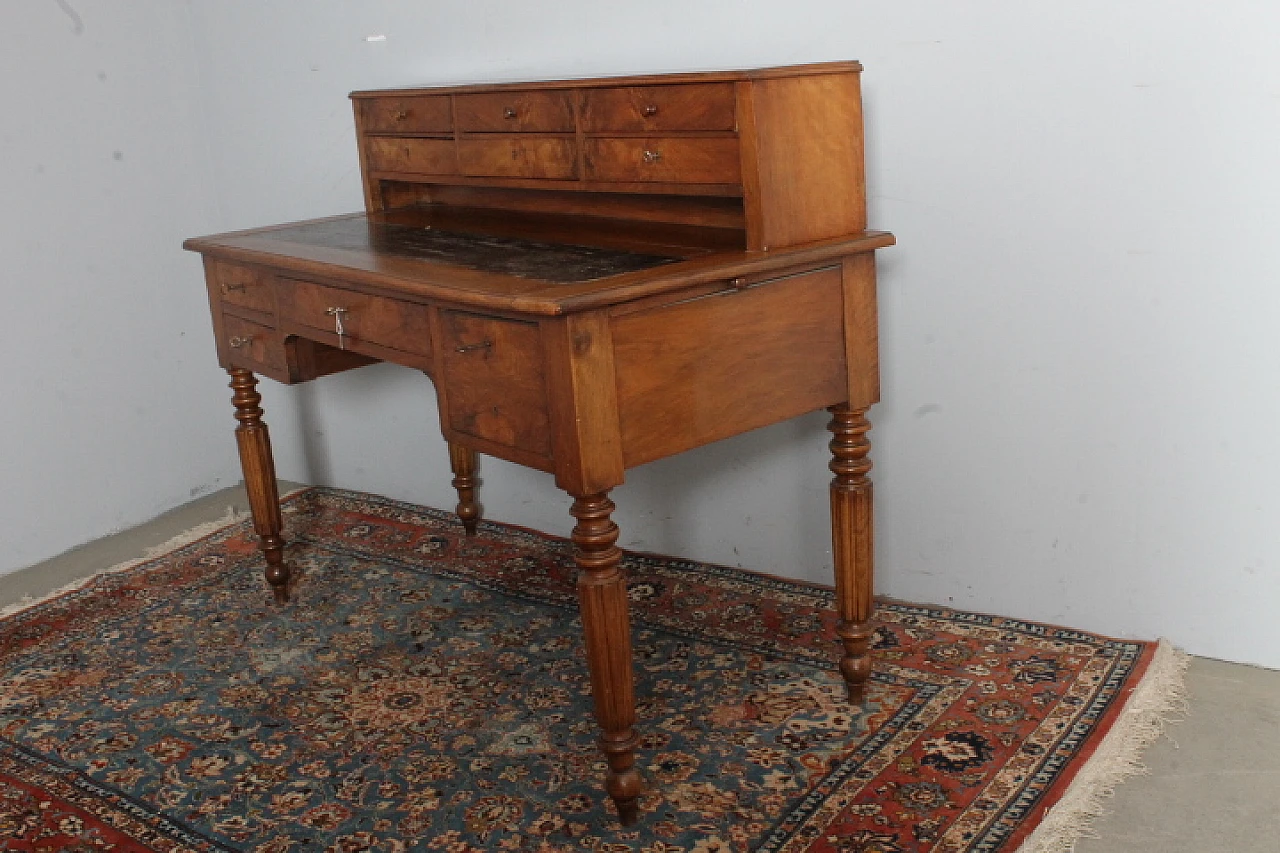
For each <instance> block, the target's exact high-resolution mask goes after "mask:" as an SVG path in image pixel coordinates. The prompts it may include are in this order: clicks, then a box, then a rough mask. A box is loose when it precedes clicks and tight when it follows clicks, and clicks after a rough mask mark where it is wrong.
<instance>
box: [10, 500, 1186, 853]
mask: <svg viewBox="0 0 1280 853" xmlns="http://www.w3.org/2000/svg"><path fill="white" fill-rule="evenodd" d="M285 513H286V515H285V517H286V526H287V532H288V535H289V537H290V540H291V545H290V551H289V559H290V560H291V561H292V563H293V565H294V566H295V567H296V569H297V570H298V571H299V573H300V575H301V577H300V580H299V582H298V583H297V585H296V588H295V591H294V599H293V601H292V602H291V603H289V604H288V605H286V606H283V607H280V606H275V605H273V604H272V603H271V601H270V594H269V593H268V590H267V587H266V585H265V583H264V582H263V580H262V563H261V559H260V557H259V555H258V552H257V549H256V546H255V540H254V537H253V535H252V531H251V529H250V526H249V523H248V522H247V521H244V520H241V521H237V522H233V523H230V524H229V525H226V526H224V527H222V528H221V529H218V530H216V531H213V532H209V533H205V534H204V535H201V536H199V537H198V538H193V539H192V541H188V542H186V543H184V544H175V545H173V546H171V547H169V548H167V549H166V550H165V552H164V553H162V554H157V555H155V556H152V557H151V558H149V559H144V560H141V561H137V562H135V563H134V564H131V565H128V566H124V567H118V568H119V570H116V571H111V572H108V573H103V574H100V575H98V576H96V577H94V578H92V579H90V580H89V581H87V582H85V583H84V584H83V585H81V586H79V587H78V588H75V589H72V590H69V591H64V592H61V593H60V594H57V595H55V596H53V597H51V598H49V599H47V600H45V601H42V602H39V603H36V604H33V605H28V606H26V607H24V608H23V609H20V610H17V611H16V612H11V613H10V614H9V615H8V616H7V617H6V618H4V619H3V620H2V621H0V850H37V851H54V850H75V851H98V850H112V851H125V853H134V851H144V850H145V851H174V852H175V853H176V851H228V850H252V851H262V853H274V852H275V851H280V853H283V851H293V850H296V851H319V850H335V851H358V850H377V851H406V850H424V851H444V853H472V851H539V853H555V851H581V850H591V851H604V853H624V851H643V853H716V851H721V853H729V851H748V850H749V851H759V853H827V851H841V853H897V851H937V853H941V851H966V853H968V851H973V853H976V851H1013V850H1016V849H1019V848H1020V847H1022V849H1037V850H1041V849H1043V850H1049V849H1065V846H1064V845H1066V844H1069V843H1070V841H1071V838H1072V837H1073V834H1074V833H1077V832H1079V828H1080V821H1081V820H1082V819H1083V818H1085V817H1087V815H1088V814H1089V813H1090V812H1091V811H1094V810H1096V806H1097V797H1098V795H1099V793H1100V792H1103V791H1104V790H1105V789H1106V788H1107V787H1108V786H1111V785H1114V784H1115V782H1116V781H1118V780H1119V778H1121V777H1122V776H1123V775H1124V774H1125V773H1127V772H1131V771H1132V770H1133V768H1134V766H1135V762H1136V761H1137V751H1138V750H1139V749H1140V748H1141V746H1142V745H1143V744H1144V743H1145V742H1147V741H1149V740H1150V739H1152V738H1153V737H1154V736H1155V734H1156V733H1157V732H1158V730H1159V724H1160V721H1161V718H1162V716H1163V715H1164V714H1166V713H1167V711H1168V710H1169V709H1170V706H1171V703H1173V702H1174V701H1175V700H1176V698H1177V693H1178V689H1179V684H1180V669H1181V667H1182V666H1183V664H1184V661H1183V658H1182V657H1181V656H1180V653H1177V652H1174V651H1172V650H1171V649H1168V648H1167V647H1165V646H1164V645H1155V644H1149V643H1141V642H1132V641H1124V640H1114V639H1108V638H1105V637H1099V636H1094V635H1091V634H1086V633H1082V632H1079V631H1073V630H1068V629H1065V628H1055V627H1051V626H1048V625H1041V624H1035V623H1030V622H1023V621H1018V620H1016V619H1005V618H998V617H994V616H983V615H978V614H974V613H964V612H959V611H955V610H949V609H943V608H937V607H927V606H917V605H910V604H902V603H895V602H883V603H881V604H880V606H879V611H878V616H879V620H880V628H879V630H878V633H877V635H876V639H875V654H876V669H875V673H874V676H873V681H872V686H871V689H870V697H869V700H868V702H867V703H866V705H865V707H863V708H861V709H855V708H851V707H849V706H848V705H847V704H846V703H845V702H844V701H843V694H844V688H843V685H842V682H841V680H840V677H839V674H838V673H837V672H836V670H835V666H834V661H835V657H836V648H837V644H836V641H835V634H834V630H833V629H834V621H833V616H832V613H831V599H832V595H831V592H830V591H829V590H827V589H824V588H821V587H816V586H810V585H806V584H802V583H797V582H794V581H789V580H782V579H778V578H773V577H767V576H762V575H757V574H752V573H749V572H745V571H742V570H738V569H729V568H723V567H718V566H710V565H704V564H700V563H694V562H689V561H685V560H680V559H674V558H670V557H660V556H652V555H644V554H628V555H627V556H626V567H627V569H628V570H629V572H630V587H629V590H630V598H631V602H632V606H633V610H632V615H633V638H634V643H635V652H636V678H637V690H636V695H637V697H638V701H639V702H640V705H639V718H640V719H639V729H640V731H641V732H642V734H643V741H642V744H641V749H640V753H639V766H640V767H641V768H642V770H643V772H644V774H645V776H646V783H647V791H646V793H645V794H644V796H643V799H642V801H641V820H640V823H639V825H638V826H636V827H632V828H627V829H623V828H622V827H620V826H619V824H618V822H617V820H616V814H615V813H614V812H613V811H612V803H611V802H610V801H609V800H608V798H607V797H606V796H605V795H604V794H603V792H602V790H601V784H600V783H601V778H602V776H603V769H604V765H603V762H602V760H601V758H600V756H599V754H598V753H597V751H596V748H595V745H594V738H595V734H596V729H595V724H594V722H593V720H592V717H591V697H590V691H589V684H588V679H587V671H586V667H585V663H584V660H583V653H582V650H581V641H580V639H579V631H580V627H581V626H580V623H579V621H578V618H577V605H576V598H575V588H574V581H575V570H574V568H573V562H572V556H571V550H570V548H571V546H570V545H569V544H568V543H567V542H566V541H565V540H563V539H557V538H553V537H549V536H545V535H542V534H539V533H534V532H531V531H528V530H523V529H519V528H515V527H510V526H506V525H501V524H496V523H492V522H482V523H481V525H480V532H479V535H478V536H476V537H474V538H467V537H466V536H464V535H463V532H462V529H461V526H460V525H459V524H458V523H457V522H456V521H455V519H454V518H453V516H452V515H451V514H449V513H445V512H440V511H436V510H432V509H425V508H422V507H418V506H413V505H409V504H405V503H399V502H396V501H392V500H386V499H382V498H378V497H373V496H370V495H363V494H356V493H351V492H342V491H336V490H327V489H312V490H307V491H304V492H301V493H299V494H296V495H294V496H292V497H290V498H288V499H287V500H286V504H285ZM1091 758H1092V760H1090V759H1091ZM1082 768H1083V769H1082ZM1073 780H1075V782H1076V784H1075V785H1072V784H1071V783H1072V782H1073ZM1081 785H1083V787H1081ZM1055 803H1057V804H1058V805H1057V807H1056V808H1055V809H1053V811H1052V812H1050V813H1049V815H1048V817H1047V818H1046V817H1045V815H1046V812H1048V811H1049V809H1050V807H1051V806H1053V805H1054V804H1055ZM1055 820H1056V823H1055ZM1037 826H1039V829H1037ZM1033 831H1034V834H1033ZM1055 845H1057V846H1056V847H1055Z"/></svg>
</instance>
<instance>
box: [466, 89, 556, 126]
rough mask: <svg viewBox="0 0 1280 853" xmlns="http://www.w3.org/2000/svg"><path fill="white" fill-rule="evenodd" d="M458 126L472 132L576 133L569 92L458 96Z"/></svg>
mask: <svg viewBox="0 0 1280 853" xmlns="http://www.w3.org/2000/svg"><path fill="white" fill-rule="evenodd" d="M453 108H454V111H455V112H456V114H457V118H458V129H459V130H462V131H464V132H470V133H512V132H518V133H573V131H574V121H573V103H572V100H571V97H570V94H569V93H568V92H556V91H552V92H493V93H488V94H483V95H457V96H455V98H454V102H453Z"/></svg>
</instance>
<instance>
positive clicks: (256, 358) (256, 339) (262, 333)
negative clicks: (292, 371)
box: [219, 314, 287, 374]
mask: <svg viewBox="0 0 1280 853" xmlns="http://www.w3.org/2000/svg"><path fill="white" fill-rule="evenodd" d="M222 335H223V339H222V340H221V341H219V345H220V348H222V349H223V352H225V353H226V354H227V356H228V357H229V358H230V361H231V363H232V364H234V365H236V366H239V367H247V368H249V369H250V370H262V371H264V372H267V373H276V374H279V373H283V372H285V370H286V367H287V360H286V359H285V355H284V343H283V342H282V340H281V338H280V335H279V333H277V332H276V330H275V329H272V328H269V327H267V326H263V325H261V324H259V323H253V322H250V321H249V320H245V319H242V318H240V317H235V316H233V315H231V314H223V315H222Z"/></svg>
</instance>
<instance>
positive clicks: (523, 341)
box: [440, 311, 551, 457]
mask: <svg viewBox="0 0 1280 853" xmlns="http://www.w3.org/2000/svg"><path fill="white" fill-rule="evenodd" d="M440 349H441V353H442V355H441V360H442V362H443V371H442V375H443V378H444V382H443V392H444V396H445V400H446V403H447V407H448V420H449V426H450V428H452V429H454V430H457V431H458V432H461V433H466V434H467V435H472V436H475V437H477V438H483V439H487V440H489V441H492V442H494V443H495V444H500V445H503V446H506V447H514V448H518V449H520V450H526V451H529V452H531V453H536V454H538V455H541V456H546V457H549V456H550V455H551V420H550V416H549V414H548V406H547V389H546V383H545V378H544V374H545V371H544V367H543V356H542V339H541V336H540V335H539V333H538V327H537V326H536V325H535V324H533V323H522V322H518V321H515V320H502V319H498V318H495V317H485V316H482V315H478V314H468V313H465V312H462V311H441V312H440Z"/></svg>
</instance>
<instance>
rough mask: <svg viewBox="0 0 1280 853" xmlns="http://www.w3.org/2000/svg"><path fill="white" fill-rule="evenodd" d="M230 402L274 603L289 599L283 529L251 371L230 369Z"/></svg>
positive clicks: (273, 468)
mask: <svg viewBox="0 0 1280 853" xmlns="http://www.w3.org/2000/svg"><path fill="white" fill-rule="evenodd" d="M227 372H228V373H230V374H231V389H232V390H233V391H234V392H235V393H234V394H233V395H232V397H231V402H232V403H234V404H235V407H236V420H237V421H239V422H240V424H239V426H237V427H236V444H237V445H238V446H239V448H240V468H241V470H243V471H244V487H245V491H247V492H248V493H249V508H250V509H251V510H252V511H253V529H254V531H255V532H257V534H258V547H259V548H261V549H262V554H263V556H264V557H266V559H267V571H266V575H267V583H269V584H271V591H272V592H273V593H274V594H275V599H276V601H277V602H279V603H281V604H283V603H284V602H286V601H288V600H289V567H288V566H286V565H285V562H284V537H283V536H281V530H282V529H283V527H284V524H283V523H282V521H281V519H280V495H279V492H278V490H277V487H276V466H275V462H274V461H272V459H271V437H270V436H269V435H268V434H267V425H266V424H264V423H263V422H262V408H261V407H260V406H259V405H258V404H259V403H261V402H262V395H261V394H259V393H258V380H257V378H256V377H255V376H254V375H253V371H250V370H245V369H244V368H242V367H233V368H230V369H229V370H228V371H227Z"/></svg>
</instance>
